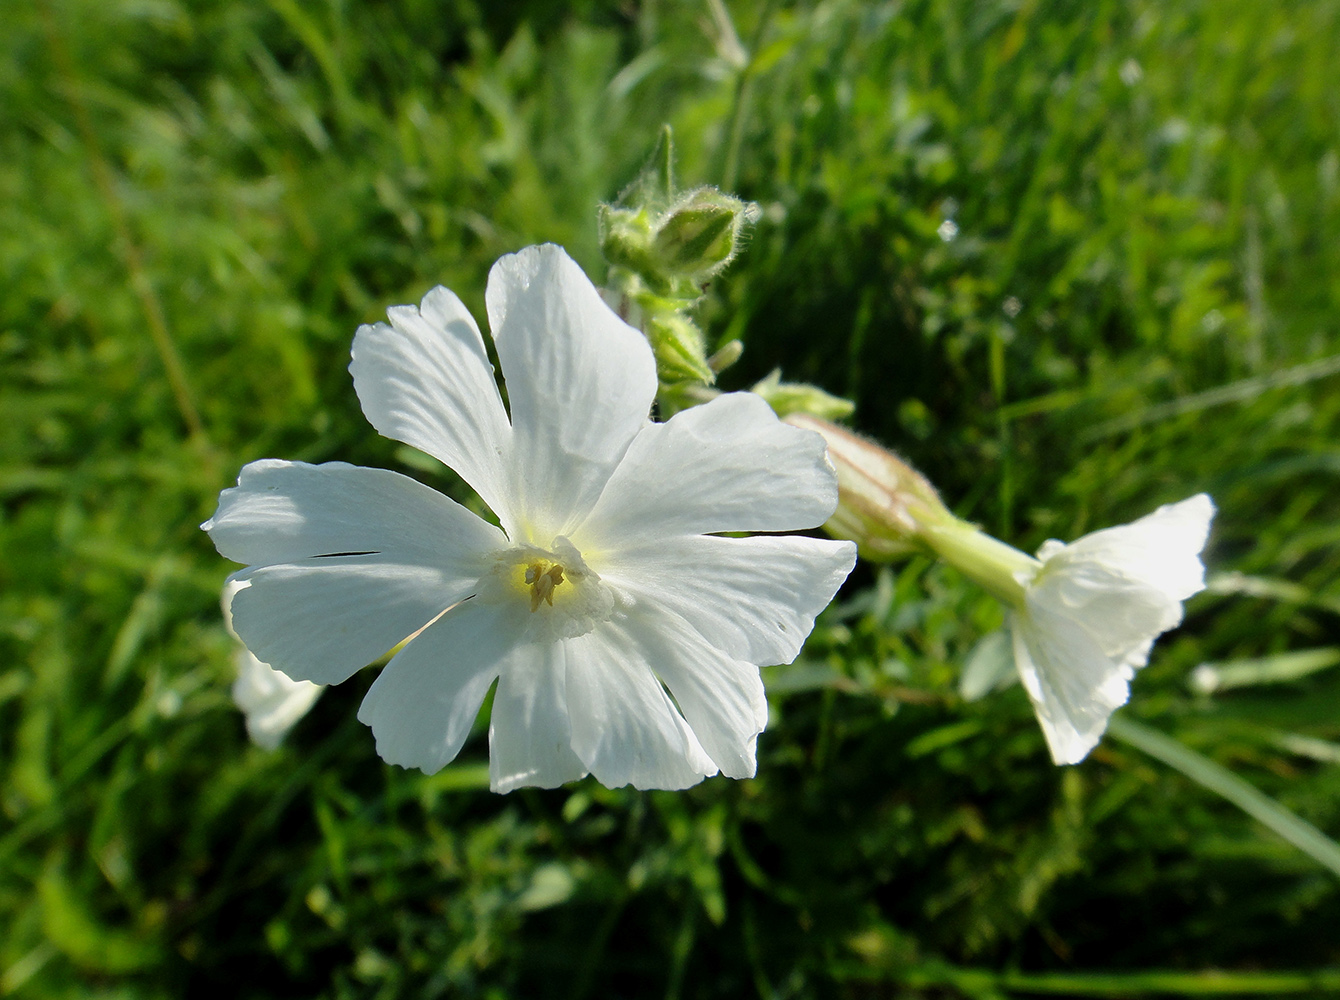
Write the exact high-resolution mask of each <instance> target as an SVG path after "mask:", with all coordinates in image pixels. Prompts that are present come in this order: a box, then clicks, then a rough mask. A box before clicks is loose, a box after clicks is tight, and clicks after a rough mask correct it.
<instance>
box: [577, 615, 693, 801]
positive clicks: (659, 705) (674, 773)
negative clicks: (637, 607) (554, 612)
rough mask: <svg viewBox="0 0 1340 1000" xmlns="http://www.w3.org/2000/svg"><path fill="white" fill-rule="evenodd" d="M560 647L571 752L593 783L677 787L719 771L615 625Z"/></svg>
mask: <svg viewBox="0 0 1340 1000" xmlns="http://www.w3.org/2000/svg"><path fill="white" fill-rule="evenodd" d="M563 645H564V647H565V650H564V652H565V656H566V663H567V671H566V680H567V692H566V693H567V699H568V714H569V719H570V720H571V725H572V749H573V752H574V753H576V754H577V756H578V757H579V758H581V761H582V763H583V764H584V765H586V768H587V769H588V770H589V771H590V772H591V773H592V774H593V775H595V777H596V780H597V781H599V782H600V783H601V784H603V785H605V786H606V787H608V788H618V787H620V786H622V785H632V786H633V787H634V788H642V789H647V788H665V789H679V788H688V787H689V786H691V785H696V784H697V783H698V782H700V781H702V779H703V778H705V777H707V776H708V775H710V774H715V773H716V771H717V766H716V765H715V764H714V763H713V762H712V759H711V758H710V757H708V755H707V753H706V751H704V750H703V748H702V745H701V744H700V743H699V742H698V738H697V737H696V736H695V735H694V733H693V730H692V729H690V728H689V724H688V723H687V722H686V721H685V720H684V717H683V716H682V715H680V714H679V710H678V709H676V708H675V705H674V703H673V702H672V701H671V700H670V696H669V695H668V694H666V692H665V688H663V687H662V686H661V682H660V681H659V680H657V679H656V676H655V675H654V674H653V673H652V668H651V666H650V665H649V664H647V663H646V662H645V661H643V660H642V659H641V655H640V653H639V650H638V645H637V643H636V642H635V641H634V640H633V639H632V638H631V637H630V636H629V635H628V634H627V633H626V632H625V631H624V630H623V629H622V627H620V626H619V624H618V623H617V622H613V621H611V622H606V623H604V624H602V625H601V626H600V627H599V628H597V629H596V630H595V631H593V632H590V633H588V634H586V635H584V636H581V637H579V638H575V639H565V640H563Z"/></svg>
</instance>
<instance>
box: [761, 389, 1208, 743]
mask: <svg viewBox="0 0 1340 1000" xmlns="http://www.w3.org/2000/svg"><path fill="white" fill-rule="evenodd" d="M786 419H787V421H788V422H790V423H793V424H795V425H796V426H799V427H805V428H809V429H812V430H814V431H817V432H818V433H820V434H822V435H823V436H824V439H825V440H826V441H827V442H828V449H829V454H830V456H831V457H832V459H833V462H834V465H835V466H836V468H837V476H838V485H839V491H840V494H839V502H838V507H837V510H836V512H835V513H834V515H833V517H832V518H831V519H830V520H829V521H828V523H827V524H826V525H824V527H825V528H826V529H827V530H828V531H829V532H830V533H831V534H834V535H836V536H838V537H839V538H851V539H853V540H855V541H856V542H858V543H859V544H860V546H861V553H862V555H864V556H865V557H866V558H869V559H876V560H879V559H890V558H896V557H898V556H902V555H906V554H909V553H912V552H918V551H922V552H924V551H925V550H927V549H929V550H930V551H932V552H934V553H935V554H936V555H937V556H939V557H940V558H941V559H943V560H944V561H945V562H947V563H949V564H950V565H951V566H953V567H955V568H956V569H958V570H960V571H961V572H963V573H964V574H965V575H966V576H968V577H970V578H971V579H972V580H974V581H976V582H977V583H979V584H981V585H982V586H983V587H985V588H986V589H987V590H989V591H990V592H991V593H992V594H994V595H995V596H996V597H998V598H999V599H1000V600H1001V601H1002V602H1003V603H1004V604H1005V605H1006V606H1007V607H1008V608H1009V609H1010V614H1009V617H1010V632H1011V635H1012V641H1010V642H1008V643H1006V642H1003V641H1001V640H1003V639H1004V636H1003V635H1001V636H1000V637H999V638H996V637H994V636H991V637H987V638H985V639H984V640H983V641H982V642H981V643H979V644H978V647H977V648H976V649H975V650H974V651H973V654H972V656H971V657H970V658H969V661H968V664H967V665H966V666H965V668H964V673H963V677H962V683H961V686H960V691H961V693H962V694H963V696H964V697H965V698H967V699H969V700H973V699H975V698H979V697H981V696H982V695H984V694H986V693H987V692H988V691H991V690H993V689H996V688H998V687H999V686H1000V685H1001V684H1002V683H1003V682H1006V680H1007V678H1008V677H1009V668H1010V663H1009V649H1008V647H1009V646H1013V652H1014V667H1015V670H1016V671H1017V672H1018V675H1019V679H1020V680H1021V681H1022V682H1023V685H1024V688H1025V689H1026V690H1027V691H1028V696H1029V698H1030V699H1031V700H1032V702H1033V709H1034V711H1035V712H1036V713H1037V717H1038V722H1039V723H1041V725H1042V732H1043V734H1044V735H1045V736H1046V738H1047V746H1048V748H1049V749H1050V750H1051V754H1052V759H1053V760H1055V761H1056V763H1058V764H1075V763H1078V762H1079V761H1081V760H1083V759H1084V757H1085V756H1086V755H1087V754H1088V752H1089V751H1090V750H1092V749H1093V748H1094V746H1095V745H1096V744H1097V743H1098V741H1099V739H1101V738H1102V735H1103V732H1104V730H1106V729H1107V720H1108V718H1109V717H1110V716H1111V715H1112V713H1113V712H1114V711H1115V710H1116V709H1117V708H1118V707H1119V706H1121V705H1124V704H1126V699H1127V698H1128V697H1129V696H1130V682H1131V678H1132V677H1134V676H1135V671H1136V669H1137V668H1139V667H1143V666H1144V665H1145V663H1146V662H1147V661H1148V659H1149V650H1150V647H1151V646H1153V644H1154V640H1155V639H1157V638H1158V637H1159V636H1160V635H1161V634H1163V633H1164V632H1166V631H1168V629H1170V628H1173V627H1175V626H1176V625H1178V624H1179V623H1180V622H1181V621H1182V602H1183V601H1185V600H1186V599H1187V598H1188V597H1190V596H1191V595H1192V594H1195V593H1197V592H1198V591H1201V590H1203V589H1204V588H1205V567H1204V565H1202V564H1201V561H1200V553H1201V550H1202V549H1203V548H1205V540H1206V538H1207V537H1208V536H1209V532H1210V520H1211V519H1212V518H1213V517H1214V504H1213V503H1211V501H1210V498H1209V497H1208V496H1206V495H1205V494H1204V493H1201V494H1198V495H1196V496H1194V497H1191V498H1190V499H1187V500H1183V501H1182V502H1181V503H1175V504H1168V505H1167V506H1164V507H1160V508H1159V509H1158V510H1156V511H1154V513H1152V514H1149V515H1147V516H1145V517H1142V518H1140V520H1138V521H1135V522H1133V523H1131V524H1127V525H1124V526H1122V527H1119V528H1107V529H1105V530H1103V531H1095V532H1094V533H1093V534H1090V535H1085V536H1084V537H1083V538H1081V539H1079V540H1078V541H1076V542H1071V543H1070V544H1069V545H1065V544H1063V543H1061V542H1058V541H1055V540H1053V541H1049V542H1047V543H1046V544H1045V545H1043V546H1042V548H1041V549H1039V550H1038V556H1037V558H1036V559H1034V558H1033V557H1032V556H1030V555H1028V554H1027V553H1026V552H1020V551H1019V550H1018V549H1016V548H1014V547H1013V546H1012V545H1007V544H1005V543H1004V542H1001V541H998V540H997V539H995V538H992V537H991V536H990V535H988V534H986V533H985V532H983V531H981V530H980V529H979V528H978V527H977V526H976V525H974V524H969V523H968V522H967V521H962V520H959V518H957V517H956V516H954V514H953V513H952V512H951V511H950V510H949V508H948V507H946V506H945V505H944V503H943V501H941V499H940V497H939V495H938V494H937V493H936V491H935V489H934V488H933V487H932V486H931V484H930V483H929V482H928V481H927V480H926V479H925V477H923V476H922V475H921V474H920V473H918V472H917V471H916V470H915V469H913V468H912V467H911V466H910V465H908V464H907V463H906V462H904V461H903V460H902V459H901V458H899V457H898V456H897V455H895V454H893V453H892V452H890V451H888V450H886V449H884V448H882V447H880V446H879V445H878V444H876V443H875V442H873V441H870V440H867V439H865V438H862V437H860V436H859V435H856V434H853V433H852V432H851V431H848V430H846V429H844V428H842V427H839V426H837V425H836V424H832V423H829V422H828V421H826V420H821V419H818V418H816V417H814V416H811V415H809V414H791V415H789V416H788V417H787V418H786Z"/></svg>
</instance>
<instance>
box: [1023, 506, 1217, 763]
mask: <svg viewBox="0 0 1340 1000" xmlns="http://www.w3.org/2000/svg"><path fill="white" fill-rule="evenodd" d="M1213 517H1214V504H1213V503H1211V502H1210V498H1209V497H1208V496H1206V495H1205V494H1204V493H1201V494H1198V495H1196V496H1194V497H1191V498H1190V499H1187V500H1183V501H1182V502H1181V503H1175V504H1168V505H1167V506H1164V507H1160V508H1159V509H1158V510H1156V511H1154V512H1153V513H1152V514H1148V515H1146V516H1145V517H1142V518H1140V520H1138V521H1134V522H1132V523H1131V524H1127V525H1123V526H1121V527H1118V528H1106V529H1104V530H1103V531H1095V532H1094V533H1093V534H1090V535H1085V536H1084V537H1083V538H1081V539H1079V540H1078V541H1075V542H1071V543H1070V544H1069V545H1065V544H1062V543H1061V542H1058V541H1055V540H1052V541H1049V542H1047V543H1046V544H1045V545H1043V546H1042V548H1041V549H1039V550H1038V562H1037V563H1036V565H1034V566H1031V567H1028V568H1025V569H1022V570H1019V571H1017V572H1016V574H1015V576H1016V578H1017V579H1018V581H1019V583H1021V584H1022V585H1023V587H1024V596H1023V602H1022V605H1020V606H1017V607H1016V609H1015V610H1014V612H1013V613H1012V615H1011V621H1010V624H1011V631H1012V633H1013V637H1014V658H1015V664H1016V666H1017V667H1018V669H1019V677H1020V679H1021V680H1022V681H1023V684H1024V689H1025V690H1026V691H1027V692H1028V697H1029V698H1030V699H1031V700H1032V702H1033V709H1034V711H1036V712H1037V716H1038V722H1039V723H1041V725H1042V732H1043V734H1044V735H1045V736H1046V737H1047V746H1048V747H1049V748H1050V750H1051V754H1052V759H1053V760H1055V761H1056V763H1058V764H1075V763H1078V762H1079V761H1081V760H1083V759H1084V757H1085V756H1086V755H1087V754H1088V752H1089V751H1090V750H1091V749H1093V747H1094V746H1095V745H1096V744H1097V743H1098V740H1099V739H1100V738H1101V737H1102V735H1103V731H1104V730H1105V729H1106V728H1107V720H1108V717H1109V716H1111V714H1112V713H1113V712H1114V711H1115V710H1116V709H1117V708H1118V707H1120V706H1121V705H1124V704H1126V700H1127V698H1128V697H1129V696H1130V681H1131V678H1132V677H1134V676H1135V671H1136V669H1137V668H1139V667H1143V666H1144V665H1145V664H1146V663H1147V662H1148V660H1149V650H1150V647H1151V646H1152V645H1153V643H1154V640H1155V639H1156V638H1158V636H1160V635H1161V634H1162V633H1164V632H1166V631H1168V629H1170V628H1174V627H1176V626H1177V625H1179V624H1180V623H1181V621H1182V602H1183V601H1185V600H1186V599H1187V598H1188V597H1190V596H1191V595H1192V594H1195V593H1198V592H1199V591H1201V590H1203V589H1204V588H1205V567H1204V565H1203V564H1202V563H1201V560H1200V553H1201V550H1202V549H1203V548H1205V540H1206V538H1207V537H1208V535H1209V531H1210V520H1211V519H1212V518H1213Z"/></svg>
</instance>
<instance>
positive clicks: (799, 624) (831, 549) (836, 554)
mask: <svg viewBox="0 0 1340 1000" xmlns="http://www.w3.org/2000/svg"><path fill="white" fill-rule="evenodd" d="M855 562H856V546H855V545H853V544H852V543H851V542H833V541H828V540H826V539H819V538H802V537H797V536H786V537H762V536H761V537H756V538H721V537H717V536H714V535H685V536H682V537H679V538H666V539H662V540H661V541H658V542H655V543H652V544H647V545H642V546H639V547H637V548H631V549H621V550H618V551H615V552H612V553H608V554H607V555H606V557H605V559H604V561H602V563H601V567H600V569H601V576H602V579H604V580H605V581H606V582H607V583H609V584H610V585H612V586H614V587H616V588H617V589H618V590H619V591H620V592H622V593H624V594H627V595H630V596H632V597H634V598H635V599H636V600H637V601H638V602H639V603H640V604H644V605H647V606H649V607H658V608H661V609H664V610H666V611H669V612H672V613H674V614H676V615H679V616H680V617H681V618H683V619H684V620H686V621H687V622H689V624H691V625H692V626H693V627H694V628H695V629H696V630H697V631H698V633H699V635H701V636H702V638H703V639H704V640H706V642H707V643H709V644H710V645H712V646H716V647H717V648H719V649H721V650H723V651H724V652H726V653H727V654H729V655H730V656H732V657H734V658H736V659H740V660H747V661H749V662H750V663H755V664H772V663H790V662H791V661H792V660H794V659H795V658H796V654H797V653H799V652H800V647H801V645H802V644H803V643H804V641H805V637H806V636H808V635H809V634H810V629H812V628H813V627H814V616H815V615H817V614H818V613H819V612H820V611H822V610H823V609H824V608H826V607H827V606H828V603H829V601H831V600H832V599H833V595H834V594H835V593H836V592H837V589H838V587H839V586H841V585H842V581H843V580H845V579H846V578H847V574H848V573H850V572H851V568H852V566H853V565H854V564H855ZM653 662H655V661H653ZM676 697H678V694H677V693H676ZM680 704H681V706H682V705H683V702H682V701H681V702H680ZM690 721H692V720H690ZM718 763H720V762H719V761H718ZM723 769H724V767H723Z"/></svg>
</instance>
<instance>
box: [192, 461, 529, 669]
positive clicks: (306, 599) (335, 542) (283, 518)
mask: <svg viewBox="0 0 1340 1000" xmlns="http://www.w3.org/2000/svg"><path fill="white" fill-rule="evenodd" d="M204 527H205V530H207V531H208V532H209V533H210V536H211V537H212V538H213V539H214V543H215V545H216V546H217V547H218V549H219V551H220V552H221V553H222V554H223V555H225V556H228V557H229V558H232V559H237V560H239V561H245V562H250V563H253V565H252V567H251V568H249V569H245V570H243V571H241V572H240V573H237V574H235V579H236V580H237V581H239V582H240V583H245V584H247V585H248V586H247V588H246V589H245V590H243V591H242V592H240V593H238V594H237V595H236V596H235V597H234V598H233V602H232V609H233V615H234V622H233V624H234V627H235V628H236V630H237V634H238V635H239V636H241V638H242V640H243V641H244V642H245V643H246V644H247V647H248V648H249V649H250V650H251V651H252V652H253V653H255V654H256V655H257V656H258V657H259V658H260V659H261V660H262V661H263V662H265V663H268V664H270V665H271V666H273V667H275V668H277V669H279V670H283V671H284V672H285V673H287V674H288V675H289V676H290V677H292V678H294V679H295V680H311V681H316V682H317V683H320V684H335V683H338V682H339V681H342V680H344V679H345V678H347V677H348V676H349V675H350V674H352V673H353V672H354V671H355V670H358V669H359V668H360V667H362V666H365V665H366V664H368V663H370V662H372V661H373V660H375V659H377V658H378V657H380V656H382V655H383V654H385V653H386V652H387V651H388V650H390V649H391V648H392V647H393V646H395V645H396V644H397V643H399V642H400V641H401V640H403V639H404V638H405V637H406V636H408V635H410V634H411V633H412V632H414V631H416V630H417V629H419V628H421V627H422V626H424V625H425V624H427V623H428V622H429V621H430V620H431V619H432V618H433V617H434V616H436V615H437V614H439V613H440V612H441V611H443V610H444V609H445V608H447V607H449V606H450V605H452V604H454V603H455V602H457V601H459V600H461V599H462V598H464V597H468V596H469V595H470V593H472V592H473V588H474V586H475V583H476V582H477V581H478V579H479V577H480V574H481V573H482V572H483V571H484V569H485V568H486V566H487V562H488V560H489V558H490V557H491V555H492V554H493V553H494V552H496V551H498V550H499V549H501V548H503V547H504V546H505V545H506V538H505V537H504V536H503V534H502V532H500V531H499V530H498V529H497V528H494V527H493V526H492V525H489V524H487V523H486V522H484V521H482V520H481V519H479V518H477V517H475V516H474V515H473V514H471V513H470V512H469V511H467V510H466V509H465V508H464V507H461V506H460V505H459V504H455V503H453V502H452V501H450V500H448V499H447V498H446V497H444V496H442V495H441V494H440V493H437V492H436V491H434V490H431V489H429V488H428V487H426V486H424V485H422V484H420V483H417V482H415V481H414V480H412V479H409V478H408V477H406V476H401V475H398V474H396V473H394V472H386V471H384V470H382V469H363V468H358V467H357V466H352V465H345V464H343V463H338V462H333V463H330V464H328V465H307V464H305V463H301V462H278V461H264V462H253V463H252V464H251V465H248V466H247V467H246V468H245V469H243V470H242V475H241V476H240V477H239V479H238V485H237V486H236V487H235V488H233V489H230V490H225V491H224V492H223V494H222V495H221V496H220V498H219V509H218V511H217V512H216V513H215V515H214V517H213V518H212V519H211V520H209V521H206V522H205V525H204Z"/></svg>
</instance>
